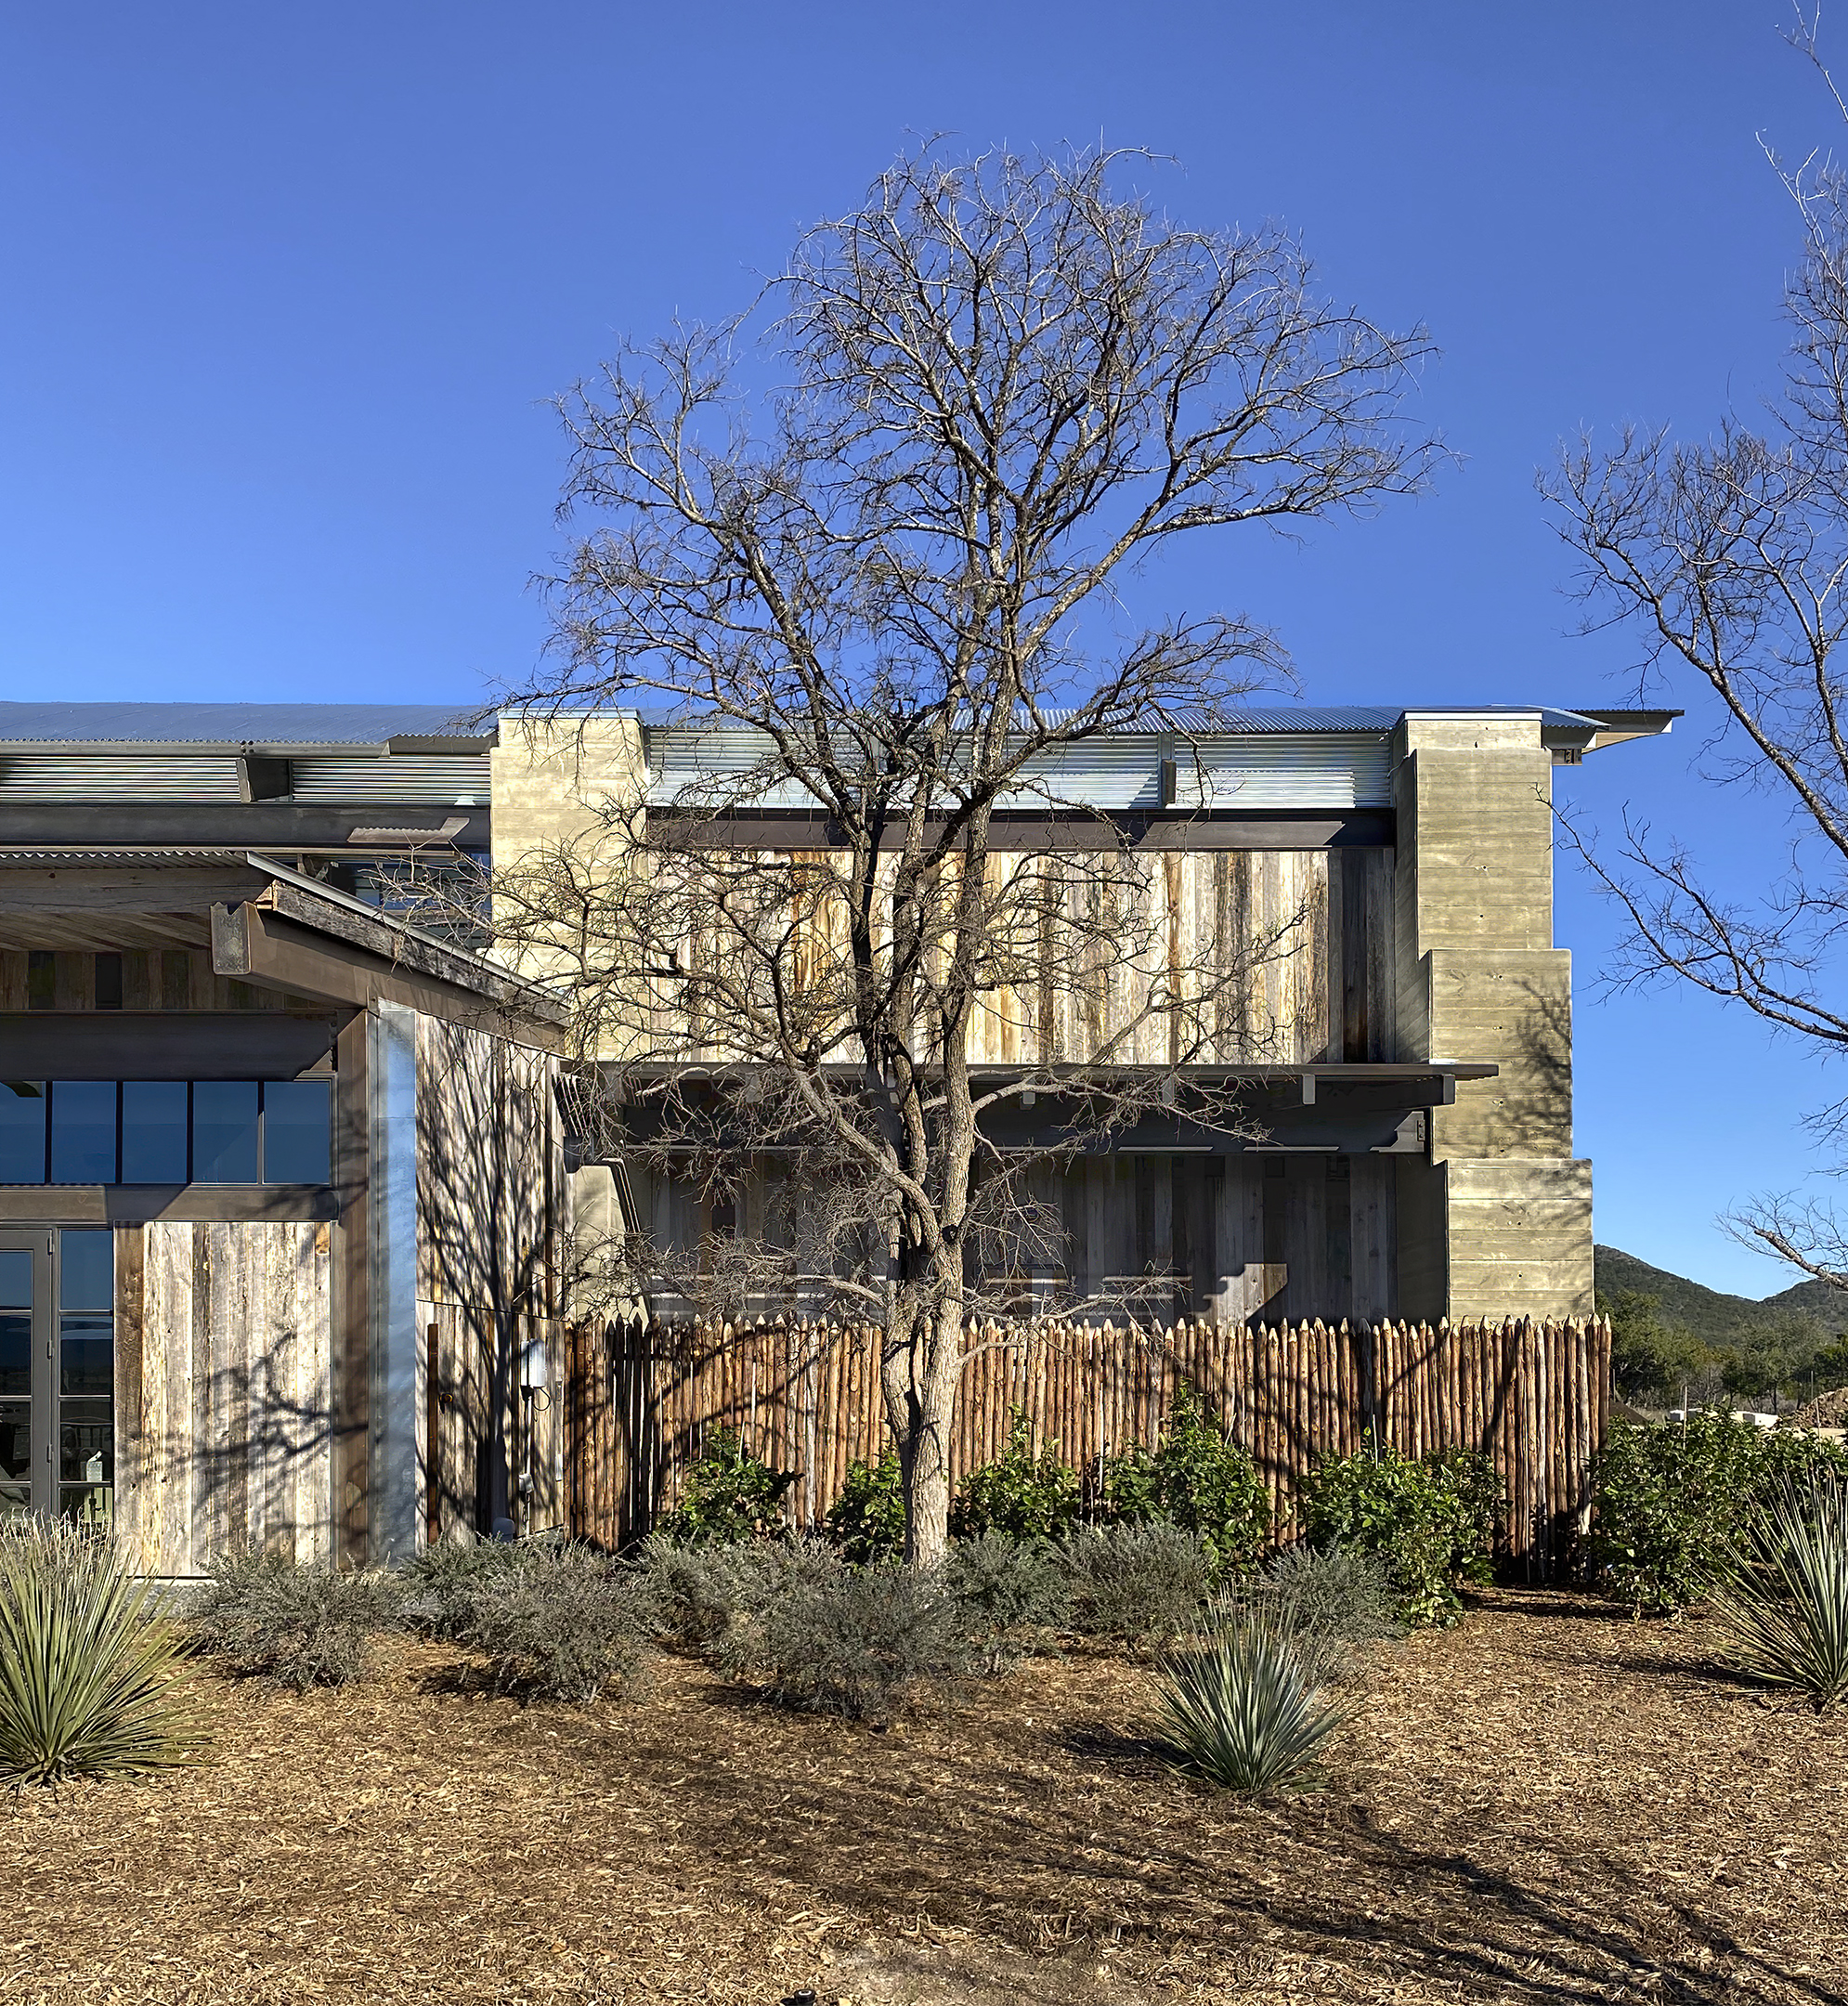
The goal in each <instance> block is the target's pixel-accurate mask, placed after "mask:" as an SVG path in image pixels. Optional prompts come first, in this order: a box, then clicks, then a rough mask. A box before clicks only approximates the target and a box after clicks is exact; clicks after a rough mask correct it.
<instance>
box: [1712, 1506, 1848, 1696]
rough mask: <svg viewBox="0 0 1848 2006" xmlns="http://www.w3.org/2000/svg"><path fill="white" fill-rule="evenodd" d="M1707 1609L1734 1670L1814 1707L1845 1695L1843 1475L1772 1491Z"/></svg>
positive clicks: (1847, 1520)
mask: <svg viewBox="0 0 1848 2006" xmlns="http://www.w3.org/2000/svg"><path fill="white" fill-rule="evenodd" d="M1713 1607H1714V1613H1715V1615H1716V1616H1717V1617H1718V1619H1719V1622H1720V1625H1721V1628H1722V1632H1723V1635H1724V1638H1725V1651H1726V1656H1727V1659H1728V1660H1729V1661H1730V1662H1731V1663H1733V1664H1734V1665H1736V1666H1737V1668H1738V1670H1740V1671H1741V1672H1744V1673H1745V1674H1748V1675H1749V1676H1750V1677H1751V1678H1755V1679H1759V1680H1762V1681H1763V1683H1764V1684H1765V1685H1767V1686H1789V1687H1795V1688H1796V1689H1797V1690H1798V1691H1799V1692H1802V1693H1805V1694H1807V1695H1808V1697H1809V1699H1810V1700H1811V1702H1812V1704H1813V1705H1814V1706H1815V1709H1816V1711H1817V1712H1818V1713H1820V1712H1821V1711H1822V1710H1823V1709H1824V1708H1825V1707H1828V1706H1831V1705H1833V1704H1834V1702H1835V1701H1836V1700H1841V1699H1842V1698H1843V1697H1848V1479H1844V1478H1842V1477H1841V1476H1840V1475H1837V1474H1833V1473H1825V1472H1822V1471H1817V1472H1815V1474H1814V1475H1813V1476H1812V1477H1811V1478H1809V1480H1808V1481H1807V1482H1805V1483H1802V1484H1791V1485H1787V1486H1786V1487H1785V1488H1784V1489H1783V1490H1782V1491H1778V1492H1776V1493H1774V1495H1773V1496H1772V1498H1771V1500H1770V1502H1769V1503H1768V1504H1765V1505H1764V1507H1763V1509H1762V1510H1761V1511H1760V1512H1759V1513H1758V1514H1757V1516H1756V1517H1755V1518H1753V1519H1752V1520H1751V1522H1750V1525H1749V1526H1748V1528H1747V1531H1746V1533H1745V1536H1744V1538H1743V1540H1742V1541H1741V1543H1740V1548H1739V1551H1738V1553H1737V1557H1736V1560H1735V1564H1734V1565H1733V1566H1732V1567H1731V1568H1730V1569H1729V1570H1728V1571H1727V1575H1726V1578H1725V1580H1724V1582H1723V1583H1722V1584H1721V1586H1720V1588H1719V1590H1718V1592H1717V1593H1716V1595H1715V1596H1714V1598H1713Z"/></svg>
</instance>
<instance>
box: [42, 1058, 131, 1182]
mask: <svg viewBox="0 0 1848 2006" xmlns="http://www.w3.org/2000/svg"><path fill="white" fill-rule="evenodd" d="M115 1102H116V1087H115V1082H114V1081H113V1080H88V1079H85V1080H54V1081H53V1082H52V1083H51V1181H52V1182H53V1183H54V1184H113V1183H114V1182H115Z"/></svg>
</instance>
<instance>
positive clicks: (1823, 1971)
mask: <svg viewBox="0 0 1848 2006" xmlns="http://www.w3.org/2000/svg"><path fill="white" fill-rule="evenodd" d="M453 1663H454V1654H453V1653H451V1652H449V1651H448V1650H445V1649H443V1648H438V1647H433V1646H427V1645H417V1644H404V1645H401V1646H397V1647H394V1648H392V1650H391V1651H390V1653H389V1654H388V1659H387V1665H386V1670H385V1673H384V1676H382V1677H381V1678H380V1679H379V1680H378V1681H377V1682H375V1683H373V1684H371V1685H369V1686H364V1687H357V1688H355V1689H353V1690H351V1691H349V1692H346V1693H315V1694H309V1695H307V1696H306V1697H302V1698H296V1697H291V1696H275V1697H271V1696H265V1695H264V1694H262V1693H260V1692H258V1691H256V1690H254V1689H251V1688H248V1687H236V1686H232V1685H229V1684H227V1683H225V1682H224V1681H222V1680H220V1679H218V1678H216V1677H215V1676H212V1675H210V1674H204V1673H201V1674H198V1675H197V1676H198V1687H199V1692H200V1702H201V1706H202V1710H203V1711H204V1712H205V1713H208V1714H209V1716H210V1719H211V1724H212V1726H213V1729H214V1731H215V1736H216V1745H215V1760H214V1763H213V1765H212V1766H210V1767H207V1768H202V1769H199V1770H196V1771H192V1772H189V1773H186V1774H182V1775H177V1776H170V1777H167V1778H161V1779H159V1780H156V1781H152V1782H145V1783H138V1784H109V1785H102V1786H88V1787H85V1788H80V1789H68V1790H66V1791H63V1792H62V1793H61V1794H60V1795H59V1796H57V1797H55V1798H54V1797H53V1796H51V1795H50V1794H48V1793H46V1792H42V1791H36V1792H32V1791H29V1792H26V1793H23V1794H21V1795H20V1796H19V1797H17V1798H10V1799H0V1863H3V1864H0V1872H4V1894H3V1895H0V1901H4V1909H3V1910H0V2001H4V2002H6V2006H12V2002H14V2001H20V2002H31V2006H74V2002H76V2001H79V2000H98V2001H113V2000H122V2001H147V2002H150V2006H151V2002H156V2001H158V2002H163V2006H180V2002H191V2001H197V2002H200V2006H207V2002H210V2006H217V2002H224V2001H232V2000H236V2001H244V2000H250V2001H265V2002H267V2001H278V2002H285V2001H286V2002H295V2001H302V2002H306V2001H318V2000H327V2001H337V2002H343V2006H345V2002H353V2006H358V2002H359V2001H368V2002H372V2001H377V2002H384V2006H396V2002H399V2001H406V2002H408V2001H411V2000H416V2001H420V2002H423V2001H450V2000H454V2001H460V2002H468V2006H477V2002H480V2006H486V2002H490V2001H492V2002H514V2001H519V2002H527V2001H530V2002H533V2006H618V2002H629V2001H643V2000H647V2001H655V2000H664V2001H665V2000H674V2001H681V2000H684V2001H695V2000H697V2001H711V2002H715V2006H747V2002H748V2006H774V2002H776V2001H778V2000H780V1999H784V1998H785V1997H786V1996H787V1995H790V1994H794V1993H797V1992H799V1991H800V1989H802V1988H804V1987H811V1988H813V1990H814V1991H815V1994H816V1997H817V1999H818V2000H819V2001H820V2002H821V2006H839V2002H841V2001H847V2000H851V2001H853V2002H855V2006H875V2002H878V2006H886V2002H896V2001H911V2002H914V2006H948V2002H952V2001H956V2002H962V2001H970V2002H977V2006H1003V2002H1007V2001H1012V2000H1048V2001H1052V2000H1062V2001H1071V2002H1074V2006H1078V2002H1100V2001H1104V2000H1112V2001H1118V2000H1124V2001H1131V2002H1136V2001H1142V2000H1149V2001H1170V2000H1172V2001H1179V2000H1215V2001H1217V2000H1251V2001H1256V2002H1263V2006H1269V2002H1282V2001H1284V2000H1296V1999H1304V2000H1309V1999H1314V2000H1350V1999H1351V2000H1361V2001H1384V2000H1465V1999H1467V2000H1504V2001H1519V2002H1522V2006H1572V2002H1576V2001H1591V2000H1607V1999H1637V2000H1648V2001H1656V2000H1661V2001H1668V2000H1700V2001H1714V2002H1718V2001H1721V2000H1724V2001H1726V2002H1727V2006H1749V2002H1761V2001H1763V2002H1771V2001H1776V2002H1780V2006H1781V2002H1792V2006H1799V2002H1801V2006H1831V2002H1833V2006H1842V2002H1844V2001H1848V1920H1844V1901H1845V1900H1848V1719H1844V1718H1841V1717H1839V1716H1838V1717H1825V1718H1822V1719H1818V1718H1816V1717H1815V1715H1813V1714H1810V1713H1806V1712H1803V1711H1802V1710H1801V1709H1799V1708H1797V1707H1794V1706H1792V1705H1789V1704H1787V1703H1783V1702H1777V1703H1775V1704H1774V1703H1767V1702H1766V1701H1765V1700H1763V1698H1762V1697H1761V1696H1759V1695H1758V1694H1756V1693H1754V1692H1753V1691H1751V1690H1750V1688H1748V1687H1743V1686H1740V1685H1738V1684H1737V1683H1735V1682H1732V1681H1729V1680H1728V1679H1726V1678H1725V1677H1724V1675H1722V1674H1716V1673H1715V1672H1714V1671H1713V1670H1712V1669H1711V1666H1710V1664H1709V1661H1708V1647H1707V1645H1706V1641H1705V1639H1704V1637H1703V1632H1702V1626H1701V1625H1700V1623H1699V1622H1688V1623H1686V1624H1684V1625H1679V1626H1666V1625H1643V1626H1636V1625H1633V1624H1632V1623H1631V1622H1629V1621H1628V1619H1627V1618H1626V1617H1624V1616H1622V1615H1621V1614H1620V1613H1618V1612H1615V1611H1612V1610H1610V1609H1607V1607H1605V1606H1603V1605H1600V1604H1596V1603H1591V1602H1587V1601H1585V1600H1583V1599H1581V1598H1575V1597H1573V1596H1566V1595H1548V1594H1539V1593H1535V1594H1522V1593H1517V1592H1513V1591H1509V1592H1502V1593H1489V1594H1486V1595H1485V1596H1482V1597H1481V1598H1480V1599H1479V1601H1478V1603H1477V1606H1476V1607H1475V1608H1474V1609H1472V1611H1471V1613H1470V1614H1469V1616H1468V1617H1467V1619H1466V1620H1465V1622H1464V1624H1463V1626H1462V1627H1461V1628H1460V1629H1458V1630H1457V1631H1455V1632H1453V1633H1451V1634H1449V1635H1425V1636H1420V1637H1416V1638H1413V1639H1412V1640H1411V1641H1410V1642H1409V1643H1407V1644H1405V1645H1403V1646H1399V1647H1392V1648H1386V1650H1384V1651H1383V1652H1382V1654H1381V1656H1380V1659H1379V1661H1378V1663H1377V1664H1376V1665H1375V1667H1374V1668H1373V1674H1372V1676H1371V1680H1370V1688H1371V1698H1370V1700H1369V1704H1368V1706H1367V1709H1366V1711H1365V1712H1364V1713H1363V1714H1362V1716H1361V1717H1360V1720H1359V1721H1357V1722H1356V1723H1355V1725H1354V1726H1351V1727H1349V1728H1348V1729H1347V1730H1346V1731H1345V1732H1344V1734H1343V1736H1342V1738H1341V1739H1340V1741H1339V1743H1338V1744H1337V1746H1336V1751H1335V1753H1334V1760H1333V1761H1332V1763H1331V1765H1330V1769H1331V1781H1330V1784H1329V1787H1328V1788H1327V1789H1326V1790H1324V1791H1321V1792H1320V1793H1318V1794H1316V1795H1312V1796H1305V1797H1299V1798H1295V1799H1293V1800H1289V1801H1286V1802H1284V1803H1282V1804H1275V1805H1269V1806H1263V1807H1256V1808H1254V1807H1248V1806H1243V1805H1241V1804H1238V1803H1236V1802H1234V1801H1232V1800H1230V1799H1228V1798H1225V1797H1222V1796H1217V1795H1215V1794H1213V1793H1211V1792H1209V1791H1204V1790H1202V1789H1199V1788H1196V1787H1195V1786H1193V1785H1191V1784H1189V1783H1187V1782H1184V1781H1182V1780H1180V1779H1178V1778H1175V1777H1173V1776H1172V1775H1170V1774H1169V1773H1167V1772H1166V1771H1165V1769H1164V1768H1163V1767H1162V1766H1161V1765H1159V1763H1157V1762H1155V1761H1153V1760H1152V1758H1151V1756H1150V1755H1149V1753H1148V1752H1147V1750H1146V1749H1145V1748H1144V1747H1143V1746H1142V1745H1141V1744H1139V1742H1138V1740H1137V1739H1136V1726H1137V1723H1138V1721H1139V1717H1140V1714H1141V1710H1142V1708H1143V1707H1144V1705H1145V1703H1146V1702H1145V1694H1146V1690H1147V1687H1146V1674H1144V1673H1143V1672H1141V1671H1139V1669H1138V1668H1137V1667H1135V1666H1133V1665H1129V1664H1126V1663H1123V1662H1121V1661H1107V1660H1099V1659H1088V1660H1087V1659H1075V1658H1074V1659H1072V1660H1069V1661H1063V1662H1051V1661H1037V1662H1034V1663H1031V1664H1028V1665H1026V1666H1024V1667H1022V1669H1021V1670H1019V1671H1017V1672H1016V1673H1014V1674H1011V1675H1010V1676H1009V1677H1008V1678H1006V1679H1004V1680H1001V1681H997V1682H994V1683H992V1684H990V1685H988V1686H986V1687H983V1688H982V1689H981V1690H980V1691H979V1692H978V1693H977V1694H976V1695H975V1696H974V1697H973V1698H972V1699H970V1700H968V1701H967V1702H965V1703H962V1704H960V1705H957V1706H954V1707H949V1708H944V1709H938V1710H931V1711H926V1712H921V1713H913V1714H912V1715H910V1716H908V1717H907V1718H906V1719H905V1720H904V1721H903V1722H902V1723H900V1724H899V1725H898V1726H894V1727H893V1728H892V1729H891V1730H890V1731H889V1732H886V1733H878V1732H875V1731H873V1730H872V1729H870V1728H867V1727H863V1726H850V1725H848V1724H845V1723H842V1722H839V1721H833V1720H828V1719H824V1718H815V1717H805V1716H800V1715H792V1714H788V1713H780V1712H778V1711H776V1710H774V1709H773V1708H771V1707H769V1706H767V1705H764V1704H762V1703H761V1702H758V1701H756V1700H752V1699H751V1698H750V1697H749V1696H748V1695H744V1694H740V1693H738V1692H737V1691H735V1689H732V1688H728V1687H724V1686H722V1685H721V1684H720V1683H719V1682H718V1681H717V1680H716V1679H714V1678H713V1677H712V1675H711V1674H709V1673H708V1672H706V1671H705V1670H704V1669H702V1668H701V1667H698V1666H696V1665H690V1664H683V1663H680V1662H678V1661H669V1662H667V1663H666V1664H665V1665H664V1666H663V1667H662V1670H661V1673H660V1675H659V1677H658V1679H657V1684H656V1687H655V1689H654V1691H653V1693H652V1695H651V1696H650V1697H649V1698H648V1699H646V1700H644V1701H642V1702H641V1703H639V1704H634V1705H631V1706H627V1707H612V1708H609V1709H606V1710H603V1711H599V1712H595V1713H573V1712H569V1711H566V1710H558V1709H545V1708H539V1707H534V1708H531V1709H527V1710H522V1709H521V1708H519V1707H517V1706H515V1705H514V1704H512V1703H511V1702H508V1701H505V1700H495V1699H491V1698H483V1697H478V1696H468V1695H464V1694H462V1693H459V1692H458V1691H457V1690H456V1689H455V1687H454V1681H453V1678H452V1676H451V1675H450V1668H451V1667H452V1666H453Z"/></svg>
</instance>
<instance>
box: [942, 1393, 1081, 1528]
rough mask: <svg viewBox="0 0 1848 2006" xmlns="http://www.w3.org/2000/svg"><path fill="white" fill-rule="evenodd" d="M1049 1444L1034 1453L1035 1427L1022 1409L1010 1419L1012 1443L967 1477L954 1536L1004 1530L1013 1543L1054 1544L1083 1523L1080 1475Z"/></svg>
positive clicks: (954, 1509)
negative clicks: (1079, 1486) (1081, 1516)
mask: <svg viewBox="0 0 1848 2006" xmlns="http://www.w3.org/2000/svg"><path fill="white" fill-rule="evenodd" d="M1058 1447H1059V1444H1058V1443H1057V1442H1048V1444H1047V1445H1046V1448H1045V1450H1044V1452H1042V1453H1040V1454H1038V1455H1035V1453H1034V1449H1033V1424H1032V1422H1031V1421H1030V1420H1029V1419H1028V1417H1027V1415H1026V1414H1025V1413H1024V1412H1023V1411H1022V1409H1021V1408H1019V1407H1016V1408H1013V1409H1012V1410H1011V1411H1010V1413H1009V1419H1008V1440H1007V1445H1006V1446H1005V1447H1004V1448H1003V1449H1002V1451H1001V1453H1000V1455H999V1456H998V1457H996V1460H995V1461H994V1462H993V1463H991V1464H989V1465H988V1466H987V1467H986V1468H985V1469H979V1470H975V1471H972V1472H971V1473H970V1475H969V1476H968V1477H966V1478H964V1479H963V1481H962V1484H961V1487H960V1488H959V1489H958V1490H957V1495H956V1502H955V1504H953V1505H952V1506H951V1507H950V1537H951V1538H952V1539H957V1540H972V1539H980V1538H981V1536H982V1535H983V1533H984V1532H1003V1533H1006V1534H1007V1536H1008V1537H1009V1539H1015V1540H1026V1539H1042V1540H1054V1539H1059V1538H1061V1537H1062V1536H1063V1535H1064V1534H1065V1533H1066V1532H1068V1531H1071V1529H1072V1528H1073V1527H1074V1525H1075V1524H1076V1523H1077V1522H1078V1473H1077V1472H1076V1471H1075V1470H1074V1469H1070V1468H1068V1467H1067V1466H1066V1465H1064V1464H1063V1463H1061V1461H1060V1460H1059V1458H1058V1456H1057V1454H1056V1453H1055V1451H1056V1450H1057V1449H1058Z"/></svg>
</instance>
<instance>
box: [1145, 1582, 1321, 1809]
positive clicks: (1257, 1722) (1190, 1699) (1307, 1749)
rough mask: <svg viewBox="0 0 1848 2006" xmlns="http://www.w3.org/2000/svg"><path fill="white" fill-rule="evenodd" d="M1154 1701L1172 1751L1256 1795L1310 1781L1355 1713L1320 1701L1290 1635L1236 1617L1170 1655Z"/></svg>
mask: <svg viewBox="0 0 1848 2006" xmlns="http://www.w3.org/2000/svg"><path fill="white" fill-rule="evenodd" d="M1158 1703H1159V1712H1158V1716H1157V1722H1156V1729H1157V1734H1158V1737H1159V1739H1160V1741H1161V1743H1162V1746H1163V1747H1164V1749H1165V1752H1166V1753H1167V1754H1168V1756H1169V1759H1170V1760H1171V1761H1173V1762H1174V1763H1175V1764H1176V1765H1177V1766H1178V1767H1180V1768H1183V1769H1186V1770H1189V1771H1191V1772H1192V1773H1193V1774H1195V1775H1197V1776H1203V1777H1205V1778H1208V1779H1209V1780H1210V1781H1212V1782H1215V1783H1219V1784H1223V1785H1224V1786H1225V1788H1226V1789H1228V1790H1232V1791H1239V1792H1240V1793H1241V1794H1243V1795H1245V1796H1252V1797H1257V1796H1264V1795H1266V1794H1268V1793H1269V1792H1270V1791H1277V1790H1281V1789H1284V1788H1286V1787H1288V1786H1289V1785H1291V1784H1295V1785H1297V1786H1298V1787H1301V1786H1302V1785H1304V1784H1306V1783H1308V1782H1310V1781H1312V1780H1313V1778H1314V1765H1315V1762H1316V1758H1317V1756H1318V1755H1319V1754H1320V1752H1321V1747H1322V1744H1323V1743H1324V1742H1325V1741H1326V1740H1327V1739H1328V1738H1329V1736H1330V1735H1331V1734H1333V1733H1334V1730H1335V1729H1336V1728H1337V1727H1339V1726H1342V1725H1343V1723H1344V1722H1346V1721H1347V1719H1349V1718H1350V1717H1351V1713H1352V1709H1351V1708H1349V1707H1345V1706H1339V1705H1332V1704H1329V1703H1326V1702H1324V1701H1323V1700H1322V1699H1321V1691H1320V1686H1319V1682H1318V1680H1317V1679H1316V1677H1315V1675H1314V1674H1313V1673H1312V1672H1311V1671H1310V1670H1308V1668H1307V1667H1306V1666H1305V1664H1304V1662H1303V1660H1302V1657H1301V1655H1300V1654H1299V1652H1298V1651H1297V1649H1296V1648H1295V1646H1293V1645H1292V1644H1291V1643H1290V1642H1289V1641H1288V1640H1287V1639H1286V1638H1284V1637H1282V1636H1280V1635H1278V1634H1277V1633H1276V1631H1275V1630H1273V1629H1271V1628H1270V1627H1269V1625H1267V1624H1264V1623H1259V1622H1236V1621H1235V1622H1230V1623H1228V1624H1227V1625H1226V1626H1225V1627H1223V1628H1222V1629H1220V1630H1218V1631H1217V1633H1215V1634H1214V1635H1209V1636H1206V1637H1204V1638H1202V1639H1201V1640H1199V1641H1198V1642H1196V1643H1193V1644H1190V1645H1186V1646H1184V1647H1182V1648H1180V1649H1178V1650H1176V1651H1174V1652H1172V1653H1171V1654H1170V1655H1169V1656H1168V1658H1167V1659H1166V1661H1165V1662H1164V1664H1163V1667H1162V1673H1161V1680H1160V1684H1159V1687H1158Z"/></svg>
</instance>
